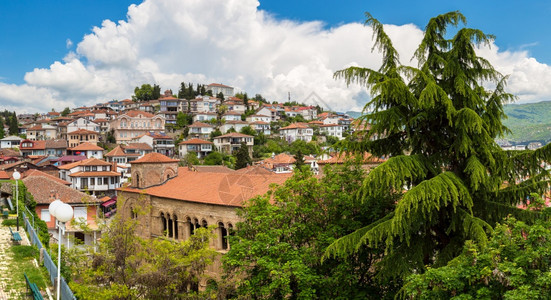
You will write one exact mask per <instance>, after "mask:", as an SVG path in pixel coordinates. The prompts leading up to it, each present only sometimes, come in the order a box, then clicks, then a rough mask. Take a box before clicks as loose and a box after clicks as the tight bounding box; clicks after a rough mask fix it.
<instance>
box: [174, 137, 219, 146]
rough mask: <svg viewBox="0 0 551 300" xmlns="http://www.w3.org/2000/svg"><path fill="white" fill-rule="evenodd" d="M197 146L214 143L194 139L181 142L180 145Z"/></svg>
mask: <svg viewBox="0 0 551 300" xmlns="http://www.w3.org/2000/svg"><path fill="white" fill-rule="evenodd" d="M197 144H212V142H209V141H205V140H202V139H196V138H194V139H190V140H187V141H183V142H180V143H179V144H178V145H197Z"/></svg>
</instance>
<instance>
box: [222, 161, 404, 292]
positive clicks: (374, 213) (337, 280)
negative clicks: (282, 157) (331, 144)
mask: <svg viewBox="0 0 551 300" xmlns="http://www.w3.org/2000/svg"><path fill="white" fill-rule="evenodd" d="M324 174H325V176H323V177H321V178H316V177H314V176H312V174H311V173H310V172H308V171H306V172H298V173H295V174H294V175H293V177H292V178H290V179H289V180H287V181H286V182H285V183H284V184H283V185H281V186H278V187H276V188H274V190H273V191H272V192H270V193H267V194H266V195H264V196H260V197H256V198H253V199H251V200H249V202H248V203H246V204H245V206H244V207H243V209H242V210H240V211H239V215H240V217H241V219H242V220H243V221H242V222H240V223H238V224H237V226H236V231H235V236H232V237H230V244H231V249H230V251H229V252H228V253H227V254H226V256H225V257H224V265H225V267H226V269H227V272H226V273H227V274H228V276H229V277H230V279H235V282H236V283H237V295H238V296H239V299H366V298H368V299H369V298H373V299H384V298H385V297H386V296H387V295H388V296H391V295H392V293H393V291H394V290H395V289H396V287H395V286H392V285H385V284H382V285H379V283H378V282H377V281H376V280H374V276H375V274H374V273H370V272H369V270H370V269H371V268H372V267H373V266H374V264H375V263H376V261H377V260H378V259H380V257H381V255H382V253H383V251H382V249H372V250H370V251H366V250H363V251H360V252H358V253H355V254H354V255H352V256H350V257H348V258H346V259H341V258H337V259H329V260H327V261H325V262H324V263H323V264H322V263H321V262H320V260H319V257H320V256H321V255H322V253H323V251H324V250H325V248H326V247H327V246H328V245H329V244H331V242H332V241H334V240H335V239H336V238H338V237H341V236H342V235H344V234H346V233H350V232H353V231H354V230H356V229H358V228H361V227H362V226H363V224H368V223H370V222H373V221H374V220H377V219H378V218H379V217H381V216H384V214H385V211H386V210H387V209H389V208H391V207H392V203H391V202H387V203H384V202H373V203H371V204H370V205H362V204H361V203H360V202H358V201H354V196H353V195H354V191H355V190H356V189H357V186H358V185H359V184H361V181H362V179H363V178H364V176H365V172H364V171H363V170H362V169H361V168H360V167H359V166H358V165H345V166H339V167H335V168H326V169H325V170H324Z"/></svg>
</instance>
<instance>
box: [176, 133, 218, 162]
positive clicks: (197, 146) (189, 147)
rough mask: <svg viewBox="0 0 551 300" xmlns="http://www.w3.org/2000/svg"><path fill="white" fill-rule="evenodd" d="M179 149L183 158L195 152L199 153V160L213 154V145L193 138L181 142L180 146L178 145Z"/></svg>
mask: <svg viewBox="0 0 551 300" xmlns="http://www.w3.org/2000/svg"><path fill="white" fill-rule="evenodd" d="M178 147H179V148H178V150H179V153H180V157H182V158H183V157H184V156H186V154H188V153H190V152H195V153H197V157H198V158H203V157H205V156H207V155H208V154H209V153H211V152H212V150H213V143H212V142H209V141H205V140H202V139H196V138H193V139H189V140H187V141H183V142H180V144H178Z"/></svg>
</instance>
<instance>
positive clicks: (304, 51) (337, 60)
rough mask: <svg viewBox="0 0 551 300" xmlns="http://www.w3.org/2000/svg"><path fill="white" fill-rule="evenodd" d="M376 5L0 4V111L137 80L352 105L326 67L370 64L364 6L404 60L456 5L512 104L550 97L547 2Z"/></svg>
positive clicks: (118, 92) (45, 105) (124, 93)
mask: <svg viewBox="0 0 551 300" xmlns="http://www.w3.org/2000/svg"><path fill="white" fill-rule="evenodd" d="M379 2H381V3H376V4H375V3H366V1H360V0H357V1H356V0H344V1H340V2H339V5H337V6H335V3H337V2H334V1H328V0H320V1H296V0H295V1H289V0H280V1H275V0H272V1H261V2H258V1H256V0H185V1H183V0H146V1H143V2H141V1H129V0H117V1H111V0H79V1H69V0H67V1H63V0H58V1H42V0H28V1H2V2H1V3H0V40H2V43H1V44H0V109H1V110H4V109H8V110H16V111H17V112H19V113H22V112H30V113H34V112H44V111H49V110H51V109H52V108H55V109H56V110H62V109H63V108H64V107H67V106H68V107H77V106H83V105H91V104H95V103H100V102H106V101H109V100H112V99H118V100H122V99H126V98H130V97H131V96H132V94H133V89H134V87H135V86H139V85H141V84H143V83H156V84H159V85H160V86H161V88H162V90H165V89H172V90H173V92H174V93H176V92H177V90H178V87H179V85H180V83H181V82H182V81H185V82H192V83H207V84H208V83H212V82H217V83H223V84H227V85H231V86H234V87H235V88H236V90H238V91H245V92H248V93H249V95H254V94H256V93H260V94H262V95H263V96H264V97H265V98H267V99H268V100H270V101H284V100H286V99H287V97H288V95H289V93H290V95H291V98H292V100H296V101H303V102H314V101H317V102H319V103H321V104H322V105H326V106H329V107H330V108H331V109H334V110H340V111H346V110H359V109H361V107H362V106H363V104H364V103H365V102H366V100H367V99H368V96H367V93H366V91H365V89H363V88H362V87H360V86H350V87H347V86H346V85H345V84H344V83H343V82H341V81H336V80H334V79H333V77H332V74H333V73H334V72H335V71H336V70H339V69H342V68H344V67H347V66H350V65H361V66H366V67H371V68H377V67H378V65H379V63H380V55H379V54H378V53H376V52H375V53H372V52H371V47H372V41H371V39H372V32H371V30H370V29H369V28H367V27H365V26H363V25H362V21H363V18H364V16H363V13H364V12H365V11H369V12H371V13H372V14H373V15H374V16H375V17H377V18H378V19H379V20H380V21H381V22H383V23H384V24H386V27H385V29H386V31H387V32H388V33H389V35H390V36H391V38H392V39H393V41H394V44H395V46H396V47H397V48H398V50H399V52H400V55H401V56H400V57H401V61H402V63H406V64H410V63H414V62H411V61H410V58H411V56H412V54H413V51H414V50H415V48H416V46H417V44H418V42H419V41H420V39H421V36H422V28H423V27H424V25H425V24H426V22H427V21H428V19H429V18H430V17H432V16H435V15H437V14H439V13H444V12H447V11H451V10H461V12H462V13H464V14H465V15H466V17H467V19H468V26H470V27H475V28H480V29H482V30H484V31H485V32H487V33H492V34H495V35H496V36H497V39H496V41H495V43H494V44H493V45H492V47H491V48H489V49H480V54H481V55H483V56H484V57H486V58H487V59H489V60H490V61H491V62H492V63H493V64H494V66H495V67H496V68H497V69H498V70H499V71H501V72H502V73H503V74H508V75H510V80H509V85H508V89H509V91H510V92H512V93H514V94H516V95H517V96H518V97H519V100H518V102H521V103H522V102H535V101H543V100H551V85H550V84H549V82H551V67H550V65H551V54H550V53H551V52H550V51H548V49H549V48H550V47H551V39H550V38H549V37H550V36H551V35H550V33H551V32H550V31H551V26H550V25H551V24H550V23H551V20H549V19H548V16H549V15H551V14H550V13H551V2H549V1H529V2H530V3H529V4H524V3H523V4H522V7H520V6H518V2H517V1H492V0H488V1H471V0H468V1H432V0H431V1H423V2H422V4H420V3H419V2H416V1H379ZM383 2H384V3H383Z"/></svg>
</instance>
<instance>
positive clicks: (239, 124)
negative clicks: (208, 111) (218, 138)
mask: <svg viewBox="0 0 551 300" xmlns="http://www.w3.org/2000/svg"><path fill="white" fill-rule="evenodd" d="M247 126H249V124H248V123H247V122H245V121H241V120H239V121H226V122H225V123H224V124H222V126H220V132H222V133H226V132H228V131H229V130H230V129H231V128H233V129H234V130H235V131H237V132H240V131H241V129H243V128H244V127H247Z"/></svg>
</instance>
